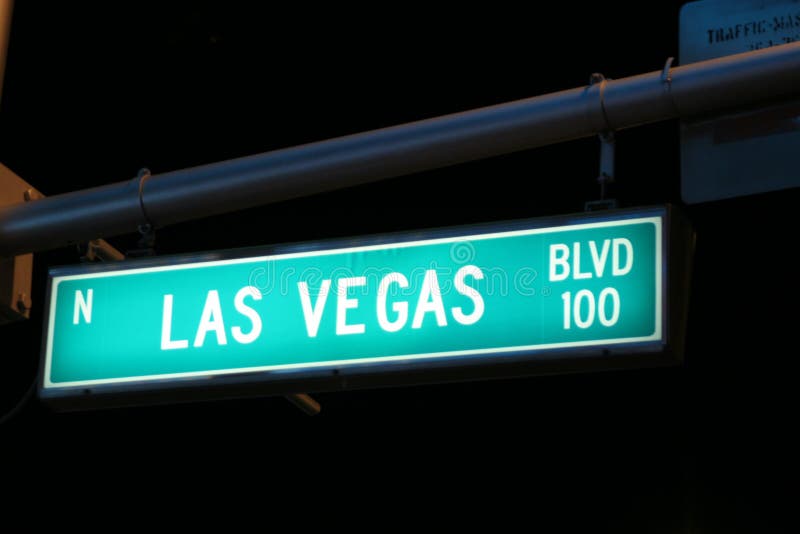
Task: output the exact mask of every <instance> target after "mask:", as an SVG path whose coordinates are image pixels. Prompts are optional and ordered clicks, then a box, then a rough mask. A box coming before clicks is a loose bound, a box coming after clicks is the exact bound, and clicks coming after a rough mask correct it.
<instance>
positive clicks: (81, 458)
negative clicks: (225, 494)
mask: <svg viewBox="0 0 800 534" xmlns="http://www.w3.org/2000/svg"><path fill="white" fill-rule="evenodd" d="M251 4H255V3H253V2H242V3H232V2H224V1H206V2H185V3H180V2H179V3H170V5H169V7H164V6H163V5H160V3H141V2H136V3H130V4H128V3H117V2H106V3H104V4H103V5H102V6H97V5H75V3H67V2H57V3H49V2H35V1H27V0H18V2H17V6H16V8H15V14H14V21H13V27H12V36H11V44H10V49H9V58H8V67H7V72H6V78H5V80H6V81H5V86H4V89H3V95H2V108H0V161H2V162H3V163H4V164H5V165H7V166H9V167H10V168H11V169H12V170H14V171H15V172H16V173H17V174H19V175H20V176H21V177H23V178H24V179H25V180H27V181H29V182H30V183H32V184H34V185H35V186H36V187H37V188H39V189H40V190H41V191H42V192H44V193H45V194H47V195H54V194H58V193H63V192H67V191H72V190H76V189H80V188H85V187H90V186H95V185H100V184H104V183H111V182H115V181H120V180H125V179H128V178H132V177H134V176H135V175H136V172H137V171H138V170H139V169H140V168H141V167H148V168H150V169H151V170H152V171H153V172H154V173H160V172H165V171H170V170H174V169H179V168H184V167H188V166H193V165H198V164H203V163H209V162H213V161H218V160H222V159H227V158H231V157H236V156H243V155H248V154H252V153H257V152H263V151H267V150H272V149H276V148H281V147H288V146H292V145H296V144H300V143H306V142H310V141H316V140H322V139H326V138H330V137H334V136H339V135H344V134H348V133H354V132H359V131H363V130H368V129H373V128H379V127H383V126H389V125H393V124H398V123H402V122H407V121H412V120H417V119H422V118H426V117H432V116H437V115H440V114H444V113H449V112H455V111H461V110H467V109H471V108H475V107H479V106H484V105H489V104H494V103H499V102H505V101H509V100H513V99H517V98H523V97H527V96H533V95H537V94H543V93H547V92H552V91H556V90H560V89H567V88H572V87H577V86H581V85H585V84H586V83H587V82H588V80H589V75H590V74H591V73H592V72H602V73H604V74H605V75H606V76H608V77H611V78H619V77H624V76H628V75H633V74H637V73H641V72H649V71H653V70H660V69H661V68H662V66H663V64H664V61H665V60H666V58H667V57H668V56H673V55H677V49H678V45H677V27H678V11H679V8H680V4H681V2H640V3H637V4H636V5H633V6H631V5H622V4H621V3H620V4H609V3H596V4H593V5H591V6H589V7H586V6H582V5H581V4H580V3H567V2H550V3H547V4H548V5H539V4H536V5H535V7H533V8H532V11H531V12H528V10H527V9H526V10H522V9H521V8H520V7H515V5H514V4H513V3H508V4H500V3H492V4H490V5H480V6H478V7H475V8H469V7H466V5H465V4H463V5H459V4H455V5H453V6H452V7H450V8H447V9H445V8H442V7H439V8H437V9H435V10H434V9H431V7H430V6H424V5H423V6H413V5H406V4H393V5H389V6H381V8H380V9H378V7H377V6H372V7H362V8H359V9H357V10H355V9H354V10H348V9H345V8H343V7H341V6H338V5H330V6H327V7H319V6H316V5H314V4H301V5H298V4H293V6H292V7H287V6H281V7H275V6H273V5H271V3H269V4H264V5H262V6H261V7H254V6H253V5H251ZM678 131H679V126H678V124H677V122H666V123H661V124H656V125H650V126H645V127H640V128H636V129H632V130H627V131H623V132H619V133H618V143H617V165H618V167H617V178H618V183H617V184H616V186H615V189H614V194H615V196H616V197H617V198H618V199H619V200H620V203H621V204H622V205H623V206H625V207H630V206H638V205H650V204H659V203H666V202H673V203H678V204H680V175H679V154H680V146H679V136H678ZM597 150H598V145H597V140H596V139H587V140H582V141H575V142H570V143H564V144H561V145H556V146H552V147H547V148H543V149H537V150H532V151H526V152H522V153H518V154H512V155H508V156H503V157H498V158H493V159H489V160H484V161H480V162H475V163H470V164H465V165H459V166H455V167H451V168H447V169H442V170H437V171H433V172H428V173H422V174H418V175H414V176H407V177H401V178H396V179H393V180H388V181H385V182H382V183H378V184H373V185H368V186H361V187H357V188H352V189H348V190H344V191H339V192H335V193H330V194H325V195H317V196H314V197H311V198H308V199H298V200H293V201H289V202H283V203H280V204H276V205H271V206H266V207H264V208H259V209H253V210H248V211H246V212H242V213H237V214H231V215H226V216H221V217H215V218H210V219H207V220H201V221H196V222H192V223H186V224H181V225H178V226H175V227H171V228H166V229H163V230H160V231H159V232H158V233H157V242H156V250H157V252H158V253H159V254H165V255H166V254H172V253H181V252H192V251H203V250H213V249H220V248H231V247H238V246H249V245H259V244H268V243H280V242H291V241H310V240H316V239H321V238H330V237H345V236H352V235H361V234H369V233H380V232H387V231H397V230H410V229H424V228H429V227H435V226H450V225H459V224H466V223H473V222H482V221H495V220H503V219H512V218H520V217H535V216H539V215H551V214H558V213H568V212H575V211H580V210H581V209H582V207H583V203H584V202H585V201H586V200H590V199H594V198H595V197H596V196H597V186H596V183H595V181H594V180H595V177H596V174H597V164H598V161H597ZM528 184H530V187H529V186H528ZM798 200H800V197H798V194H797V190H793V191H788V192H778V193H769V194H764V195H758V196H753V197H748V198H744V199H737V200H729V201H722V202H716V203H711V204H705V205H699V206H689V207H687V208H686V212H687V214H688V215H689V217H690V218H691V219H692V221H693V222H694V224H695V227H696V229H697V234H698V249H697V256H696V264H695V272H694V275H695V276H694V285H693V290H692V296H691V308H690V315H689V330H688V343H687V348H686V363H685V365H683V366H681V367H677V368H667V369H654V370H644V371H627V372H609V373H599V374H591V375H571V376H553V377H537V378H525V379H516V380H508V381H502V382H476V383H468V384H455V385H452V384H451V385H441V386H426V387H408V388H398V389H390V390H374V391H355V392H346V393H335V394H334V393H330V394H321V395H319V396H318V398H319V400H320V401H321V403H322V405H323V413H322V414H321V415H320V416H318V417H316V418H307V417H305V416H303V415H302V414H300V413H299V412H297V411H296V410H295V409H294V408H293V407H292V406H290V405H289V404H288V403H287V402H285V401H284V400H283V399H280V398H270V399H255V400H239V401H226V402H218V403H212V404H209V403H205V404H202V403H201V404H193V405H181V406H169V407H156V408H152V407H151V408H132V409H124V410H113V411H100V412H87V413H78V414H54V413H51V412H50V411H49V410H48V409H46V408H45V407H42V406H39V405H38V403H37V402H35V401H34V402H31V404H30V405H29V406H27V407H26V408H25V409H24V410H23V411H22V413H21V414H20V415H19V416H18V417H17V418H15V419H14V420H12V421H11V422H10V423H8V424H7V425H5V427H4V428H1V429H0V435H2V436H3V438H2V440H3V441H4V443H6V444H10V446H11V447H12V449H13V450H14V451H15V453H14V454H16V456H14V455H12V454H11V453H9V455H7V456H6V457H5V458H4V459H3V460H0V462H1V463H4V464H6V465H7V467H11V466H12V465H13V464H14V463H16V460H15V458H19V459H20V460H19V462H22V464H23V465H25V466H31V468H33V466H36V467H37V468H44V469H45V471H48V472H51V473H52V472H53V470H54V469H55V470H64V474H66V475H67V476H70V475H71V476H74V475H75V474H76V471H75V469H74V465H73V468H70V467H69V465H70V463H71V462H72V463H73V464H74V462H76V461H77V462H78V464H80V465H81V466H84V467H91V468H93V469H96V470H97V471H98V473H102V472H105V471H106V469H110V468H112V467H114V468H117V467H121V468H122V470H123V471H124V472H126V475H125V476H131V475H132V474H133V473H134V472H138V476H148V475H145V474H144V473H149V471H148V469H150V468H152V466H154V465H155V466H158V467H160V468H162V469H167V470H172V469H174V470H175V471H174V478H175V479H177V480H181V481H184V482H185V481H186V480H187V478H188V479H189V480H194V479H195V477H198V484H200V485H202V483H203V482H201V480H206V481H208V480H213V482H214V485H215V487H217V488H219V487H221V485H224V484H226V483H228V484H233V485H235V484H237V483H239V482H240V481H241V480H242V479H246V478H249V477H252V478H254V479H257V480H258V481H259V483H262V482H263V483H267V482H266V481H268V480H269V481H271V482H270V484H274V485H277V486H280V485H284V487H286V488H292V489H293V490H294V489H300V488H304V487H308V488H312V489H313V491H314V493H315V495H317V496H318V497H321V498H326V499H334V498H335V499H341V498H343V497H345V496H342V495H341V491H342V490H341V488H342V484H343V483H344V482H343V481H348V483H352V484H354V485H355V486H356V487H357V488H358V490H357V491H358V495H359V499H366V501H365V502H370V503H373V504H374V505H375V506H380V507H381V508H382V509H384V510H387V511H389V512H391V513H394V514H399V515H401V516H403V515H408V514H412V513H413V511H415V510H417V509H418V506H428V507H430V506H431V503H432V502H436V503H438V502H440V500H442V499H443V498H444V497H443V496H445V495H446V496H449V497H452V498H453V499H454V500H455V501H456V502H460V503H461V504H459V505H457V506H456V507H455V508H449V507H448V508H445V509H444V510H442V511H445V510H446V511H447V514H450V515H453V516H456V517H460V518H461V519H468V520H469V519H470V518H471V517H472V514H474V515H475V516H476V518H477V517H478V516H484V517H487V518H488V519H489V520H490V521H491V523H490V525H492V527H491V528H492V530H499V529H500V528H502V527H501V524H502V523H501V522H500V521H501V520H500V517H507V516H509V515H515V516H518V517H520V516H521V517H523V518H524V520H525V521H527V523H523V524H529V525H539V524H543V522H547V523H548V524H555V525H559V526H562V525H564V524H572V522H573V521H575V520H580V521H582V522H583V521H586V522H588V524H589V527H588V528H591V529H592V530H593V531H594V530H613V531H615V532H695V531H696V532H736V531H742V532H751V531H752V532H784V531H791V530H792V528H791V525H792V521H793V517H792V516H793V513H794V512H793V510H792V508H791V505H796V497H797V496H798V495H797V484H796V480H797V474H798V470H797V466H798V460H797V450H798V449H797V444H798V442H797V439H796V437H795V436H794V431H793V430H794V427H796V426H797V425H796V422H797V415H796V407H797V406H798V393H797V391H798V388H797V387H796V385H795V381H796V371H797V369H798V366H797V364H796V363H795V360H796V359H797V355H798V350H797V343H796V339H795V338H796V330H797V324H796V323H797V320H798V317H799V314H798V313H797V295H798V292H797V290H796V281H795V275H796V273H797V268H796V267H795V266H794V264H793V262H792V260H791V259H789V256H788V251H789V250H790V249H791V248H792V247H794V245H795V244H796V242H797V239H796V237H795V233H796V229H797V227H798V226H797V223H796V219H795V212H796V206H797V204H798ZM109 240H110V241H111V242H112V244H114V245H115V246H117V247H118V248H120V249H122V250H126V249H129V248H131V247H133V246H134V243H135V236H132V235H130V236H120V237H117V238H110V239H109ZM77 261H78V254H77V253H76V252H75V251H74V250H71V249H70V250H59V251H53V252H48V253H42V254H37V256H36V276H37V278H36V280H35V282H34V303H35V308H34V312H33V318H32V319H31V321H28V322H26V323H21V324H14V325H8V326H3V327H0V340H2V343H3V345H2V346H3V347H4V348H3V349H2V351H0V352H2V358H0V360H2V361H0V388H1V389H0V401H2V406H0V411H5V409H6V408H7V407H10V406H11V405H13V403H14V401H15V400H16V398H18V397H19V396H20V395H21V394H22V393H23V392H24V390H25V389H26V388H27V387H28V385H29V383H30V381H31V380H32V379H33V376H34V373H35V371H36V367H37V366H38V358H39V349H40V336H41V318H42V309H41V308H42V297H43V295H42V293H43V291H44V279H45V278H44V277H45V274H46V269H47V268H48V267H50V266H53V265H63V264H69V263H75V262H77ZM12 347H13V348H12ZM34 451H35V452H34ZM188 451H192V453H193V454H197V455H199V456H200V457H201V458H203V460H204V461H205V462H207V464H206V465H208V466H209V467H208V469H209V472H212V473H213V476H210V477H209V478H208V479H204V478H203V477H199V476H198V473H197V470H196V468H195V467H193V464H192V463H191V462H189V461H188V460H187V459H188V458H189V456H190V454H189V452H188ZM101 458H102V460H101ZM106 458H108V459H106ZM276 458H281V460H280V461H276ZM65 466H67V467H65ZM226 473H227V474H226ZM97 476H100V475H97ZM152 476H153V477H155V479H157V478H158V477H157V475H155V474H153V475H152ZM159 476H160V475H159ZM101 478H102V477H101ZM222 481H225V482H222ZM514 484H519V485H521V487H522V488H523V490H522V494H520V493H519V492H517V491H514V490H512V489H511V487H512V485H514ZM405 485H410V486H411V487H412V488H414V490H413V491H414V493H413V495H411V496H408V495H405V496H404V495H403V493H404V492H403V491H402V490H401V489H400V488H401V487H403V486H405ZM383 495H385V496H386V498H385V499H383V498H382V496H383ZM354 500H356V499H354ZM498 500H500V501H503V502H505V507H504V508H503V509H502V512H501V513H489V507H488V503H489V502H490V501H494V502H496V501H498ZM344 502H347V498H344ZM434 508H437V507H436V506H434ZM340 513H341V515H342V516H350V515H351V514H357V512H356V507H355V506H354V504H353V502H351V503H350V505H349V506H348V507H347V508H344V509H342V510H341V512H340Z"/></svg>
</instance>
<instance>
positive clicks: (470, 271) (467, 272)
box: [451, 265, 484, 325]
mask: <svg viewBox="0 0 800 534" xmlns="http://www.w3.org/2000/svg"><path fill="white" fill-rule="evenodd" d="M467 276H471V277H473V278H474V279H475V280H483V271H481V270H480V269H479V268H478V267H476V266H474V265H465V266H463V267H462V268H460V269H459V270H458V271H457V272H456V277H455V280H454V284H455V286H456V291H458V292H459V293H461V294H462V295H464V296H466V297H469V298H470V300H472V305H473V310H472V313H470V314H465V313H464V311H463V310H462V308H461V306H456V307H454V308H453V309H452V310H451V312H452V314H453V319H455V320H456V321H458V322H459V323H461V324H463V325H470V324H475V323H477V322H478V321H479V320H480V318H481V317H483V310H484V304H483V297H482V296H481V294H480V293H478V291H477V290H476V289H475V288H473V287H470V286H468V285H467V284H465V283H464V278H466V277H467Z"/></svg>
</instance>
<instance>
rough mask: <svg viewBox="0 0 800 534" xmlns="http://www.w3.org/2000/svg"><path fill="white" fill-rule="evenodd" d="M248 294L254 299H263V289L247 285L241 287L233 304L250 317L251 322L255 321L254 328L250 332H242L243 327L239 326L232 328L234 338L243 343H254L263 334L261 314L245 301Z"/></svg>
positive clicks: (238, 310)
mask: <svg viewBox="0 0 800 534" xmlns="http://www.w3.org/2000/svg"><path fill="white" fill-rule="evenodd" d="M248 296H249V297H252V298H253V300H261V291H259V290H258V289H257V288H255V287H253V286H246V287H243V288H242V289H240V290H239V291H238V292H237V293H236V297H234V299H233V305H234V307H235V308H236V311H237V312H239V313H241V314H242V315H244V316H245V317H247V318H248V319H250V322H251V323H253V328H251V329H250V333H248V334H245V333H244V332H242V329H241V328H240V327H238V326H234V327H233V328H231V334H232V335H233V339H235V340H236V341H238V342H239V343H242V344H247V343H252V342H253V341H255V340H256V339H258V336H260V335H261V316H259V315H258V312H256V311H255V310H254V309H253V308H251V307H250V306H248V305H247V304H245V303H244V299H245V297H248Z"/></svg>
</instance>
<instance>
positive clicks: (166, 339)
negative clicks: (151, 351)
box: [161, 295, 189, 350]
mask: <svg viewBox="0 0 800 534" xmlns="http://www.w3.org/2000/svg"><path fill="white" fill-rule="evenodd" d="M172 299H173V296H172V295H164V310H163V314H162V316H161V350H170V349H185V348H188V347H189V340H188V339H175V340H173V339H170V338H171V337H172Z"/></svg>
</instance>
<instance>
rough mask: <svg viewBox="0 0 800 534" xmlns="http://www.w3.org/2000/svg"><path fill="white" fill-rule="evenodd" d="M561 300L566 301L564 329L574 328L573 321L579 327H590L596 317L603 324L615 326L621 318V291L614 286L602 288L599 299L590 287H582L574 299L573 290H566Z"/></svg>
mask: <svg viewBox="0 0 800 534" xmlns="http://www.w3.org/2000/svg"><path fill="white" fill-rule="evenodd" d="M561 300H563V301H564V330H569V329H570V328H572V322H573V321H574V322H575V326H577V327H578V328H589V327H590V326H592V325H593V324H594V320H595V317H597V319H599V320H600V324H601V325H603V326H614V325H615V324H617V321H618V320H619V292H618V291H617V290H616V289H614V288H613V287H607V288H605V289H604V290H602V291H601V292H600V296H599V297H598V298H597V299H595V298H594V293H592V292H591V291H589V290H588V289H581V290H580V291H578V292H577V293H575V298H574V299H573V298H572V292H571V291H565V292H564V293H562V294H561ZM609 301H610V303H609ZM584 303H585V304H584Z"/></svg>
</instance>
